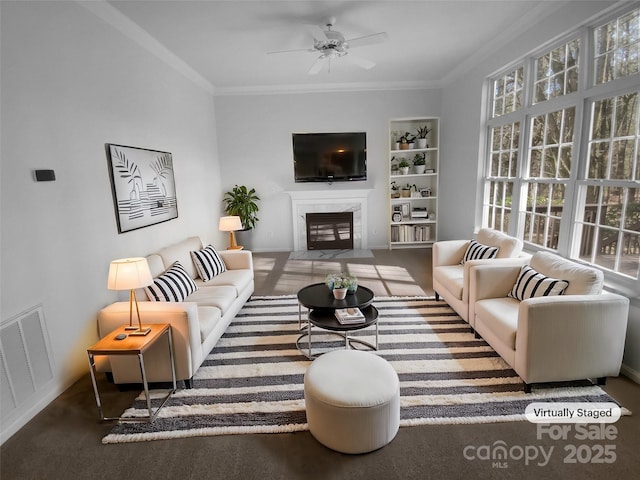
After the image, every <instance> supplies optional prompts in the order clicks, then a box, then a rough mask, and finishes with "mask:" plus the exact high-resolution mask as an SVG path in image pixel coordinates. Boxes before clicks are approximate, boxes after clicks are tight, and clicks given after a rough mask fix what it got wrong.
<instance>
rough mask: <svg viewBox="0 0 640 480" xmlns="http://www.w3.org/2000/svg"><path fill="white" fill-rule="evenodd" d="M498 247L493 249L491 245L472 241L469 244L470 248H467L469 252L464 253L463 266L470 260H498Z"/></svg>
mask: <svg viewBox="0 0 640 480" xmlns="http://www.w3.org/2000/svg"><path fill="white" fill-rule="evenodd" d="M498 250H499V248H498V247H492V246H491V245H484V244H482V243H480V242H477V241H476V240H471V241H470V242H469V246H468V247H467V251H466V252H465V253H464V256H463V257H462V261H461V262H460V263H461V264H463V265H464V263H465V262H468V261H469V260H485V259H489V258H496V255H498Z"/></svg>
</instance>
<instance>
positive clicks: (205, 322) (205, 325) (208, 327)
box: [198, 306, 222, 342]
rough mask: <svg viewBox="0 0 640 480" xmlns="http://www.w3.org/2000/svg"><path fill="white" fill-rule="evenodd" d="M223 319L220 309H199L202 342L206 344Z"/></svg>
mask: <svg viewBox="0 0 640 480" xmlns="http://www.w3.org/2000/svg"><path fill="white" fill-rule="evenodd" d="M220 318H222V313H221V312H220V309H219V308H215V307H207V306H204V307H198V321H199V322H200V342H204V341H205V340H206V339H207V337H208V336H209V334H210V333H211V332H212V331H213V329H214V328H215V327H216V325H217V324H218V322H219V321H220Z"/></svg>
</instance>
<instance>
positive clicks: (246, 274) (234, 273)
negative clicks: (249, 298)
mask: <svg viewBox="0 0 640 480" xmlns="http://www.w3.org/2000/svg"><path fill="white" fill-rule="evenodd" d="M251 280H253V271H251V270H247V269H242V270H227V271H226V272H224V273H222V274H221V275H218V276H216V277H213V278H212V279H211V280H209V281H208V282H203V283H198V285H200V286H230V287H234V288H235V289H236V295H239V294H240V292H242V291H243V290H244V289H245V288H246V287H247V286H248V285H249V284H250V283H251Z"/></svg>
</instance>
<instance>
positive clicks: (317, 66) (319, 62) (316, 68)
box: [307, 56, 327, 75]
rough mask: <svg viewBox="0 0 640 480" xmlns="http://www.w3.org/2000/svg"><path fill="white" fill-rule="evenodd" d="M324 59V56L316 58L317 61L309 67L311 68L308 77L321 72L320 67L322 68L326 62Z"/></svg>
mask: <svg viewBox="0 0 640 480" xmlns="http://www.w3.org/2000/svg"><path fill="white" fill-rule="evenodd" d="M326 58H327V57H324V56H320V57H318V59H317V60H316V61H315V62H313V65H311V68H310V69H309V71H308V72H307V73H308V74H309V75H317V74H318V72H319V71H320V70H322V67H323V66H324V61H325V60H326Z"/></svg>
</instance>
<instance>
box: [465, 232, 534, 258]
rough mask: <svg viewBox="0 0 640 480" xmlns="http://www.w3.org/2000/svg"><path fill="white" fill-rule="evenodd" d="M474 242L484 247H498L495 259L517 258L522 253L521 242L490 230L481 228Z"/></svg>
mask: <svg viewBox="0 0 640 480" xmlns="http://www.w3.org/2000/svg"><path fill="white" fill-rule="evenodd" d="M476 240H477V241H478V242H480V243H483V244H485V245H491V246H492V247H498V248H499V249H500V250H498V255H497V256H496V258H511V257H517V256H518V255H520V252H522V247H523V243H522V240H520V239H518V238H515V237H511V236H509V235H507V234H506V233H503V232H501V231H499V230H493V229H491V228H481V229H480V231H478V235H476Z"/></svg>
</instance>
